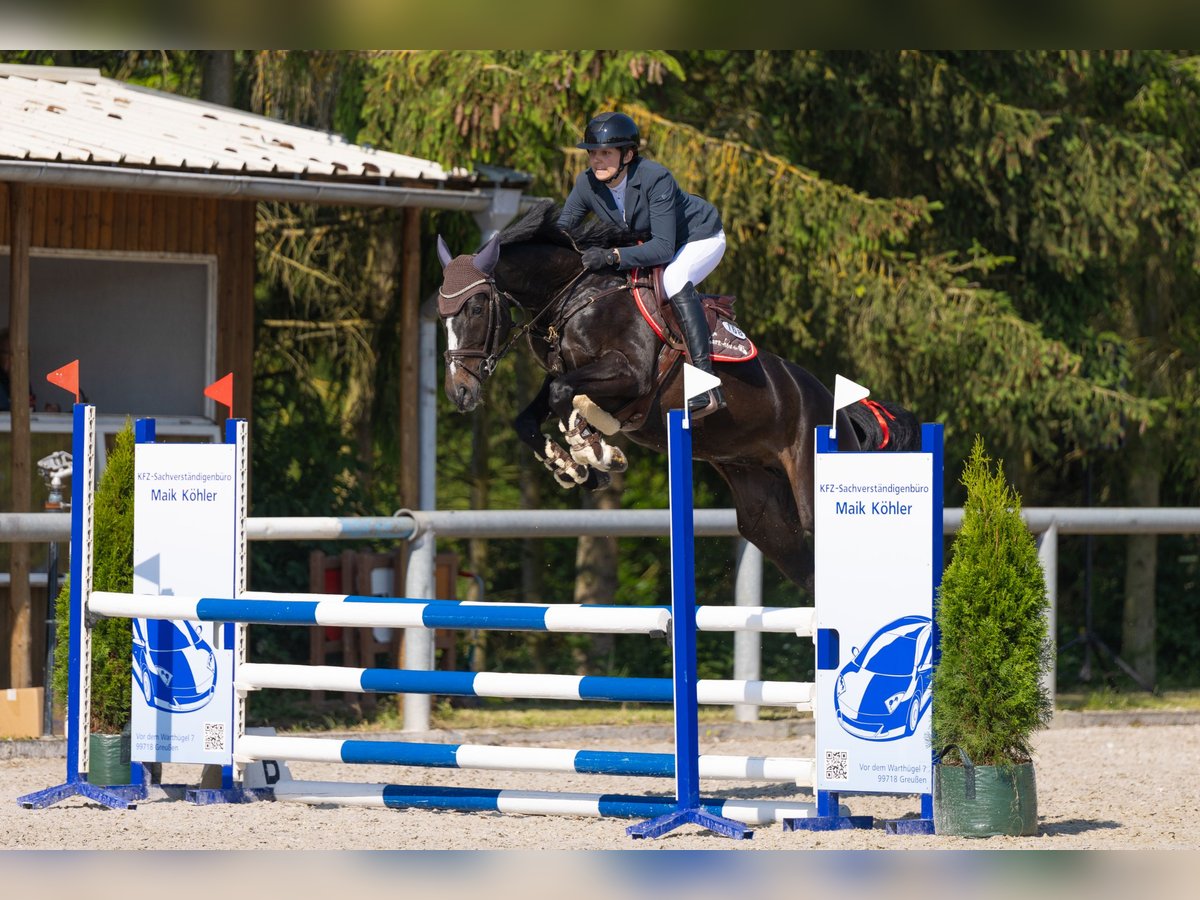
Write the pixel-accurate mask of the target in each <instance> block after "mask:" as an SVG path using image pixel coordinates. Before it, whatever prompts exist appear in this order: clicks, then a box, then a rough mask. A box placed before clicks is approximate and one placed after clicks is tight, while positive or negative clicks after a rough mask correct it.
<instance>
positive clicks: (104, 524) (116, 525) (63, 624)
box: [52, 421, 134, 734]
mask: <svg viewBox="0 0 1200 900" xmlns="http://www.w3.org/2000/svg"><path fill="white" fill-rule="evenodd" d="M133 451H134V440H133V423H132V422H130V421H126V423H125V428H124V429H122V430H121V432H120V433H119V434H118V435H117V437H116V443H115V446H114V447H113V450H112V452H110V453H109V454H108V463H107V465H106V467H105V469H104V474H103V475H102V476H101V478H100V484H99V486H98V487H97V488H96V511H95V524H94V528H95V539H94V550H93V554H94V555H93V567H92V572H93V574H92V588H93V589H94V590H97V591H115V592H118V593H130V592H131V591H132V590H133V472H134V453H133ZM70 594H71V585H70V579H67V580H66V582H64V584H63V587H62V590H61V591H60V592H59V595H58V597H57V598H56V599H55V603H54V608H55V615H56V616H57V618H58V623H59V628H60V632H59V637H58V643H57V645H56V646H55V653H54V672H53V676H52V684H53V688H54V693H55V696H56V697H57V698H58V700H59V701H60V702H61V703H63V704H65V703H66V700H67V681H68V658H69V653H70V646H71V636H70V621H71V618H70V612H71V610H70V605H71V597H70ZM131 627H132V626H131V620H129V619H126V618H115V619H108V618H102V619H97V620H96V622H95V624H94V625H93V626H92V629H91V633H92V702H91V725H90V729H91V730H92V731H93V732H96V733H109V734H111V733H116V732H119V731H120V730H121V729H122V728H123V727H124V726H125V725H126V724H127V723H128V722H129V710H130V700H131V692H132V683H133V682H132V674H131V669H132V654H133V649H132V636H131Z"/></svg>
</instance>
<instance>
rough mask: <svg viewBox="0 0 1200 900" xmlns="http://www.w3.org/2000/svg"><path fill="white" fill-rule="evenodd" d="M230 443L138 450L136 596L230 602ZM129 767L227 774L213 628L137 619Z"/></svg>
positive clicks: (224, 674) (224, 691)
mask: <svg viewBox="0 0 1200 900" xmlns="http://www.w3.org/2000/svg"><path fill="white" fill-rule="evenodd" d="M236 451H237V448H236V445H234V444H170V443H166V444H138V445H137V446H136V448H135V463H134V465H135V475H134V503H135V509H136V510H137V515H136V517H135V520H136V521H135V525H134V535H133V560H134V575H133V592H134V593H135V594H153V595H175V596H200V597H233V596H234V592H235V590H236V564H237V560H236V549H237V546H238V540H237V522H238V485H237V466H236V459H237V455H236ZM132 628H133V717H132V725H131V730H132V742H131V750H132V758H133V759H135V760H139V761H143V762H184V763H211V764H217V765H228V764H230V763H231V761H232V758H233V752H232V747H233V735H232V722H233V652H232V649H231V648H228V647H224V646H222V640H221V638H222V636H221V634H220V632H219V630H218V628H217V626H215V625H214V624H213V623H211V622H186V621H168V620H161V619H134V620H133V622H132Z"/></svg>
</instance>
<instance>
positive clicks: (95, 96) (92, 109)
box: [0, 65, 462, 187]
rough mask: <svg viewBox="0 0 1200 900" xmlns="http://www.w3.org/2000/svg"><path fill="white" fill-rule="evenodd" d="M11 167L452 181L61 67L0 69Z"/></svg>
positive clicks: (337, 139) (323, 135)
mask: <svg viewBox="0 0 1200 900" xmlns="http://www.w3.org/2000/svg"><path fill="white" fill-rule="evenodd" d="M5 158H7V159H15V160H25V161H39V162H61V163H82V164H95V165H101V166H130V167H137V168H139V169H162V170H166V171H180V170H183V171H188V172H200V173H204V172H211V173H214V174H218V173H219V174H240V175H249V176H282V177H288V178H294V177H301V178H306V179H315V180H332V181H341V180H355V181H358V180H361V179H370V180H372V181H373V182H374V183H377V184H378V183H381V182H386V181H393V182H394V181H396V180H401V181H405V182H410V183H411V182H414V181H421V182H425V183H427V184H429V186H430V187H434V186H435V184H433V183H434V182H445V181H447V179H448V177H449V174H448V173H447V172H446V171H445V170H444V169H443V168H442V167H441V166H440V165H438V164H437V163H435V162H430V161H429V160H426V159H419V158H417V157H414V156H405V155H403V154H400V153H388V152H385V151H382V150H375V149H372V148H370V147H364V146H360V145H357V144H352V143H350V142H349V141H347V140H345V139H344V138H343V137H341V136H340V135H337V134H333V133H330V132H325V131H319V130H317V129H312V128H303V127H301V126H298V125H290V124H288V123H286V122H280V121H278V120H276V119H270V118H267V117H266V116H257V115H253V114H252V113H247V112H242V111H241V110H237V109H231V108H229V107H225V106H218V105H215V104H211V103H204V102H201V101H199V100H190V99H188V98H186V97H180V96H177V95H175V94H168V93H164V92H162V91H155V90H151V89H149V88H143V87H138V86H136V85H130V84H125V83H124V82H120V81H114V80H113V79H111V78H105V77H103V76H102V75H101V74H100V72H99V71H98V70H96V69H70V68H62V67H54V66H21V65H0V159H5ZM453 174H454V175H456V176H458V177H461V175H462V173H457V172H456V173H453Z"/></svg>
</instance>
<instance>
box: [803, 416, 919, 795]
mask: <svg viewBox="0 0 1200 900" xmlns="http://www.w3.org/2000/svg"><path fill="white" fill-rule="evenodd" d="M937 434H938V437H940V431H939V432H937ZM821 443H822V442H821V441H820V440H819V441H818V450H819V451H820V445H821ZM825 444H826V446H828V441H827V440H826V441H825ZM935 458H936V462H937V464H935ZM940 459H941V452H940V442H939V447H938V451H937V453H936V454H934V453H930V452H916V453H878V452H876V453H862V452H836V451H834V452H818V453H817V458H816V464H815V488H816V510H815V519H816V522H815V529H814V534H815V551H816V574H815V594H816V625H817V637H816V644H817V667H816V679H815V699H814V703H813V709H814V717H815V719H816V746H817V759H816V776H817V777H816V787H817V789H818V790H825V791H833V792H837V791H851V792H854V791H860V792H881V793H891V794H927V793H930V792H931V791H932V789H933V768H932V760H931V750H930V741H929V723H930V719H931V718H932V714H931V712H930V704H931V702H932V690H931V682H932V679H933V663H934V654H935V650H936V645H935V634H934V627H933V598H934V591H935V590H936V585H937V583H938V581H940V565H941V544H940V542H941V540H942V508H941V503H942V491H941V477H942V473H941V466H940ZM935 563H936V566H937V571H936V572H935Z"/></svg>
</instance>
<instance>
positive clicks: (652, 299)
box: [615, 266, 758, 431]
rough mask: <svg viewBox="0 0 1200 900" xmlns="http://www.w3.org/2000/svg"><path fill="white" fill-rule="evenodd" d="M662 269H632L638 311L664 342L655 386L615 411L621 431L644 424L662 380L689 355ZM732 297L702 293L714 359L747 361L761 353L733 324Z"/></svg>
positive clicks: (659, 267)
mask: <svg viewBox="0 0 1200 900" xmlns="http://www.w3.org/2000/svg"><path fill="white" fill-rule="evenodd" d="M662 271H663V270H662V267H661V266H656V267H654V268H652V269H634V270H633V271H631V272H630V273H629V280H630V293H631V294H633V300H634V302H635V303H636V304H637V307H638V311H639V312H641V314H642V317H643V318H644V319H645V320H646V324H648V325H649V326H650V328H651V329H652V330H653V331H654V333H655V334H657V335H658V338H659V340H661V341H662V342H663V346H662V349H661V350H660V351H659V354H658V367H657V373H656V375H655V380H654V389H653V390H652V391H650V392H649V393H648V394H646V396H644V397H639V398H638V399H637V400H634V401H633V402H632V403H629V404H627V405H626V406H625V407H624V408H623V409H620V410H618V411H617V413H616V415H615V418H616V419H617V421H618V422H620V424H621V430H622V431H637V430H638V429H639V428H641V427H642V425H643V423H645V421H646V414H647V413H648V412H649V411H650V407H651V406H652V405H653V403H654V398H655V397H656V396H658V393H659V391H660V390H661V388H662V385H663V382H665V381H666V380H667V376H668V375H670V374H671V372H672V370H673V369H674V368H675V367H676V366H677V365H678V364H679V362H680V360H682V359H684V358H686V356H687V344H686V343H685V342H684V340H683V337H682V331H681V329H680V327H679V322H678V320H677V319H676V317H675V311H674V310H673V309H672V308H671V304H670V302H669V298H668V296H667V292H666V290H665V289H664V287H663V282H662ZM733 301H734V298H733V297H729V296H718V295H713V294H701V295H700V302H701V305H702V306H703V308H704V318H705V320H706V321H707V322H708V330H709V332H710V333H711V334H712V351H711V354H712V357H711V358H712V360H713V362H723V363H739V362H748V361H749V360H752V359H754V358H755V357H756V356H758V348H757V347H756V346H754V342H753V341H751V340H750V338H748V337H747V336H746V334H745V332H743V331H742V330H741V329H740V328H738V327H737V325H735V324H734V316H733Z"/></svg>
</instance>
